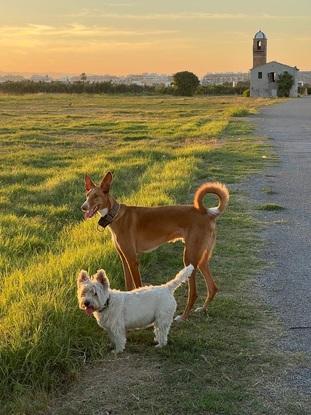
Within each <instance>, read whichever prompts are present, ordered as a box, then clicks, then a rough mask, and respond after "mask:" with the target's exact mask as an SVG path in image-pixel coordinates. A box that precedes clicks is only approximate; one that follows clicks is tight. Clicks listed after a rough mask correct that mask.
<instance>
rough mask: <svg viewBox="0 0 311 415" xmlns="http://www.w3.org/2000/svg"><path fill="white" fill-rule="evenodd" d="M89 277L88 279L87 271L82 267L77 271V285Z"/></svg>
mask: <svg viewBox="0 0 311 415" xmlns="http://www.w3.org/2000/svg"><path fill="white" fill-rule="evenodd" d="M89 279H90V277H89V275H88V273H87V272H86V271H85V270H84V269H82V270H81V271H80V272H79V275H78V278H77V283H78V285H79V284H81V283H83V282H86V281H88V280H89Z"/></svg>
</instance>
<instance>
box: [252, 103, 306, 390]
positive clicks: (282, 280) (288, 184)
mask: <svg viewBox="0 0 311 415" xmlns="http://www.w3.org/2000/svg"><path fill="white" fill-rule="evenodd" d="M252 121H255V126H256V130H257V134H258V135H261V136H266V137H268V138H270V139H271V144H272V146H273V148H274V150H275V152H276V154H277V155H278V157H279V163H275V164H274V165H272V166H270V167H269V168H268V169H266V170H265V171H264V175H263V176H257V177H255V178H254V179H251V181H250V183H249V184H248V190H249V191H250V196H251V198H252V199H253V200H254V202H255V204H257V205H260V206H262V207H263V206H265V205H266V204H275V205H278V206H280V207H282V208H284V209H283V210H274V211H267V210H263V211H261V213H260V214H259V216H260V219H261V220H263V221H264V222H265V223H266V224H267V226H266V227H265V230H264V233H263V239H264V249H263V259H264V261H265V263H266V264H267V265H268V267H267V268H266V269H265V270H264V271H263V272H262V274H261V275H260V276H259V277H258V285H259V289H260V292H261V295H262V296H263V298H264V300H265V301H266V302H267V303H268V304H269V305H270V306H271V307H272V309H273V311H274V312H275V313H276V315H277V316H279V317H280V319H281V320H282V322H283V324H284V327H285V334H284V337H282V341H281V347H282V349H283V350H287V351H295V352H300V351H301V352H306V353H307V354H309V356H311V97H305V98H299V99H290V100H288V101H286V102H285V103H281V104H277V105H273V106H268V107H265V108H264V109H262V110H261V111H260V113H259V114H257V115H256V116H255V117H254V118H253V119H252ZM292 382H293V383H294V384H296V386H297V387H299V389H302V390H303V391H305V392H307V390H309V392H307V393H310V390H311V368H304V369H301V370H300V371H299V373H296V374H295V375H294V379H291V383H292Z"/></svg>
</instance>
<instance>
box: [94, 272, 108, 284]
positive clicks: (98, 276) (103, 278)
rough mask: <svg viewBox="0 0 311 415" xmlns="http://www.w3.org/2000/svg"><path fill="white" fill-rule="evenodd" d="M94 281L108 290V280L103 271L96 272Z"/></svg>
mask: <svg viewBox="0 0 311 415" xmlns="http://www.w3.org/2000/svg"><path fill="white" fill-rule="evenodd" d="M95 279H96V281H98V282H100V283H101V284H102V285H103V286H104V288H106V289H108V288H109V286H110V284H109V280H108V277H107V275H106V273H105V271H104V270H103V269H99V270H98V271H97V274H96V276H95Z"/></svg>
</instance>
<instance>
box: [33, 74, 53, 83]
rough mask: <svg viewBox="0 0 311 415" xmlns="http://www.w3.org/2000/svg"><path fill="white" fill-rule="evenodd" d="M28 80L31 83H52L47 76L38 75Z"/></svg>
mask: <svg viewBox="0 0 311 415" xmlns="http://www.w3.org/2000/svg"><path fill="white" fill-rule="evenodd" d="M30 80H31V81H33V82H52V78H50V77H49V75H39V74H35V75H32V76H31V78H30Z"/></svg>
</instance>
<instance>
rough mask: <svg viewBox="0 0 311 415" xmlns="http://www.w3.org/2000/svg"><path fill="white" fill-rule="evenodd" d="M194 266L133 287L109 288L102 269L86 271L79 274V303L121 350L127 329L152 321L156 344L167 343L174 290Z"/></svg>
mask: <svg viewBox="0 0 311 415" xmlns="http://www.w3.org/2000/svg"><path fill="white" fill-rule="evenodd" d="M193 270H194V267H193V266H192V265H188V266H187V267H185V268H184V269H183V270H182V271H180V272H179V273H178V274H177V275H176V277H175V278H174V279H173V280H171V281H169V282H167V283H166V284H163V285H158V286H152V285H150V286H147V287H141V288H137V289H136V290H133V291H119V290H112V289H110V285H109V280H108V278H107V276H106V274H105V271H104V270H102V269H101V270H99V271H97V274H95V275H94V276H93V277H92V278H90V277H89V275H88V273H87V272H86V271H81V272H80V274H79V275H78V300H79V307H80V308H81V309H82V310H85V312H86V313H87V314H88V315H92V314H93V315H94V317H95V318H96V320H97V323H98V324H99V326H100V327H103V328H105V329H106V330H107V332H108V335H109V337H110V339H111V341H112V343H113V344H114V345H115V351H116V352H117V353H118V352H123V350H124V348H125V343H126V330H127V329H136V328H143V327H147V326H149V325H151V324H153V325H154V334H155V341H156V342H157V346H156V347H162V346H165V345H166V344H167V336H168V333H169V330H170V327H171V324H172V321H173V317H174V313H175V311H176V305H177V304H176V300H175V298H174V296H173V293H174V291H175V290H176V288H177V287H179V286H180V285H181V284H182V283H183V282H185V281H187V279H188V278H189V277H190V275H191V273H192V271H193Z"/></svg>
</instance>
